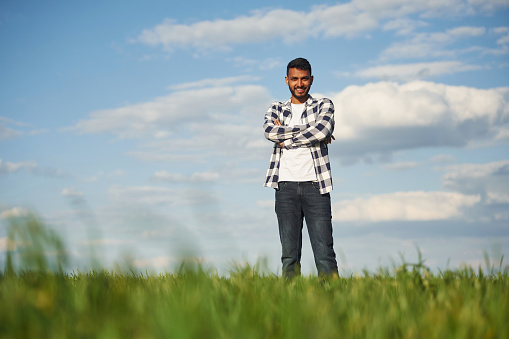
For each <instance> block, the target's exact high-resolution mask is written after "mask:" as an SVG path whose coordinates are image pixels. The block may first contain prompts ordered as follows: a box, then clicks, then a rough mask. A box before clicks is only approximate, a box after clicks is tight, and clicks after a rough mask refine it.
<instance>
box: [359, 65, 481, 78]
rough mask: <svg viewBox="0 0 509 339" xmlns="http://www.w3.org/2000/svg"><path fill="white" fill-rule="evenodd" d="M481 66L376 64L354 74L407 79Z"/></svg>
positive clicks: (462, 70) (362, 76)
mask: <svg viewBox="0 0 509 339" xmlns="http://www.w3.org/2000/svg"><path fill="white" fill-rule="evenodd" d="M482 68H483V67H482V66H475V65H468V64H464V63H462V62H459V61H437V62H422V63H413V64H402V65H383V66H376V67H371V68H367V69H364V70H361V71H358V72H356V74H355V75H356V76H358V77H361V78H377V79H382V80H404V81H408V80H417V79H426V78H432V77H438V76H441V75H444V74H453V73H458V72H465V71H472V70H479V69H482Z"/></svg>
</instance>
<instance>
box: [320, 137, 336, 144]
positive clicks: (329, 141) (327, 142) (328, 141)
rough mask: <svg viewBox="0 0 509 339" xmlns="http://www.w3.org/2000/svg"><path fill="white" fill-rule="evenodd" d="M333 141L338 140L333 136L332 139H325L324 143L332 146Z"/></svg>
mask: <svg viewBox="0 0 509 339" xmlns="http://www.w3.org/2000/svg"><path fill="white" fill-rule="evenodd" d="M332 140H336V138H334V136H333V135H331V136H330V137H328V138H327V139H325V140H324V141H322V142H323V143H324V144H326V145H328V144H331V143H332Z"/></svg>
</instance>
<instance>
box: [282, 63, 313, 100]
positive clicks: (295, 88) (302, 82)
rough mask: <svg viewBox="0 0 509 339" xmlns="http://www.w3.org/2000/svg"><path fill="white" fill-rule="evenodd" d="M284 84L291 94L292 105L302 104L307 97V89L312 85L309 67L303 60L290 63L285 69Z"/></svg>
mask: <svg viewBox="0 0 509 339" xmlns="http://www.w3.org/2000/svg"><path fill="white" fill-rule="evenodd" d="M285 80H286V84H287V85H288V88H289V89H290V92H291V93H292V103H294V104H302V103H304V102H306V100H307V98H308V96H309V89H310V88H311V85H312V84H313V76H312V75H311V65H310V64H309V62H308V61H307V60H306V59H304V58H297V59H295V60H292V61H290V63H288V66H287V67H286V77H285Z"/></svg>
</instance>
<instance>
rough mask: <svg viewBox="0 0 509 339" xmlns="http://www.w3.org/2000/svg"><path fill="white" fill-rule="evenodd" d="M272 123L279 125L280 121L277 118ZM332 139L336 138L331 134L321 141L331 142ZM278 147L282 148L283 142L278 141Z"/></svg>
mask: <svg viewBox="0 0 509 339" xmlns="http://www.w3.org/2000/svg"><path fill="white" fill-rule="evenodd" d="M274 125H276V126H281V122H279V120H278V119H276V120H274ZM332 140H336V138H334V136H333V135H332V134H331V135H330V136H329V137H327V139H325V140H323V141H322V142H323V143H324V144H326V145H328V144H330V143H332ZM278 145H279V147H281V148H283V147H284V146H283V143H282V142H279V143H278Z"/></svg>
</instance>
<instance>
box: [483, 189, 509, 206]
mask: <svg viewBox="0 0 509 339" xmlns="http://www.w3.org/2000/svg"><path fill="white" fill-rule="evenodd" d="M486 203H487V204H488V205H491V204H504V205H509V194H507V193H494V192H488V194H487V196H486Z"/></svg>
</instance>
